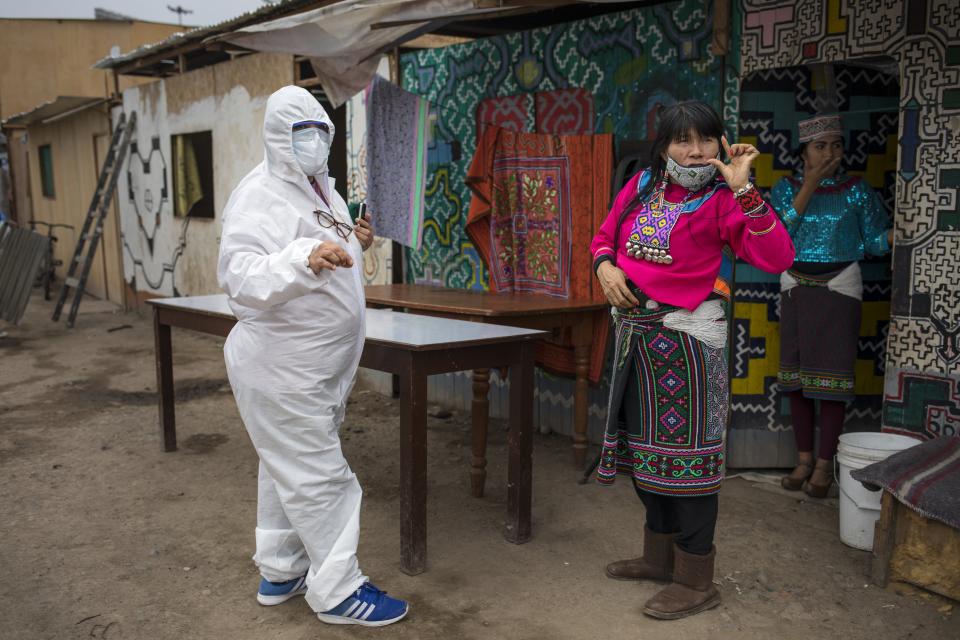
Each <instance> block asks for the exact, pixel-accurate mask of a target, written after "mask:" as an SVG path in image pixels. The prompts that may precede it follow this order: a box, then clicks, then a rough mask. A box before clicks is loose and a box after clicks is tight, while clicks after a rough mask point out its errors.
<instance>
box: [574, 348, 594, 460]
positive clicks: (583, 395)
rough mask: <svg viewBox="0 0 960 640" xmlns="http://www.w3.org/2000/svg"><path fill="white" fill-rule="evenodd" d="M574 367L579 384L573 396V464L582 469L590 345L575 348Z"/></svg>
mask: <svg viewBox="0 0 960 640" xmlns="http://www.w3.org/2000/svg"><path fill="white" fill-rule="evenodd" d="M573 360H574V365H575V367H576V373H577V382H576V388H575V391H574V394H573V463H574V464H575V465H576V466H577V468H579V469H582V468H583V465H584V463H585V461H586V457H587V409H588V408H589V407H588V403H589V396H588V395H587V391H588V389H589V381H588V380H587V373H588V371H589V368H590V345H589V343H588V344H580V343H577V345H576V346H575V347H574V352H573Z"/></svg>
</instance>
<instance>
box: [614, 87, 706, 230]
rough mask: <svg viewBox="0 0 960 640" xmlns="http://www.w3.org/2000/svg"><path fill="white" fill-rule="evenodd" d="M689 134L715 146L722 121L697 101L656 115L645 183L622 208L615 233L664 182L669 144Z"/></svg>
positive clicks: (666, 108) (674, 106)
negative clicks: (695, 135)
mask: <svg viewBox="0 0 960 640" xmlns="http://www.w3.org/2000/svg"><path fill="white" fill-rule="evenodd" d="M691 131H693V132H694V133H696V134H697V135H698V136H700V137H701V138H714V139H715V140H716V141H717V142H718V143H719V142H720V138H721V137H722V136H723V121H722V120H721V119H720V116H719V115H718V114H717V112H716V110H715V109H714V108H713V107H711V106H710V105H709V104H707V103H706V102H701V101H700V100H686V101H684V102H678V103H676V104H674V105H671V106H669V107H665V108H664V109H663V110H662V111H661V112H660V118H659V123H658V125H657V137H656V138H655V139H654V141H653V146H652V147H651V148H650V159H649V165H648V171H649V172H650V176H649V179H648V180H647V182H646V184H645V185H643V187H642V188H641V189H640V190H639V191H638V192H637V194H636V195H635V196H634V197H633V199H632V200H631V201H630V203H629V204H628V205H627V206H626V207H624V209H623V213H622V214H621V215H620V220H619V222H618V224H617V228H618V229H619V228H620V224H622V223H623V220H624V218H626V217H627V215H628V214H629V213H630V212H631V211H633V210H634V209H636V208H637V207H638V206H640V205H641V204H642V203H643V202H644V201H645V200H646V199H647V198H649V197H650V194H651V193H653V190H654V189H655V188H656V186H657V184H659V183H660V182H661V181H662V180H663V179H664V178H665V176H666V170H667V161H666V160H664V159H663V156H664V155H666V153H667V148H668V147H669V146H670V143H672V142H682V141H684V140H686V139H687V137H688V136H689V135H690V132H691ZM721 152H722V149H721ZM714 179H716V178H714Z"/></svg>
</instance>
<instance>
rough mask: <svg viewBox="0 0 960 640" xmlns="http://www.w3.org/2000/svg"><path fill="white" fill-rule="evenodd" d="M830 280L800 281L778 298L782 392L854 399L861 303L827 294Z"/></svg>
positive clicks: (818, 277) (811, 279) (834, 293)
mask: <svg viewBox="0 0 960 640" xmlns="http://www.w3.org/2000/svg"><path fill="white" fill-rule="evenodd" d="M830 277H831V276H830V275H829V274H828V275H824V276H803V277H802V278H798V284H799V286H796V287H794V288H793V289H790V290H789V291H786V292H784V293H783V294H782V296H781V298H780V372H779V375H778V376H777V382H778V383H779V384H780V389H781V390H782V391H784V392H788V393H789V392H791V391H798V390H802V391H803V395H804V396H805V397H807V398H813V399H820V400H837V401H841V402H843V401H848V400H853V399H854V397H855V394H854V375H853V372H854V364H855V363H856V360H857V341H858V340H859V337H860V306H861V305H860V301H859V300H857V299H856V298H852V297H850V296H847V295H844V294H842V293H837V292H836V291H831V290H830V289H828V288H827V286H826V282H827V281H829V279H830Z"/></svg>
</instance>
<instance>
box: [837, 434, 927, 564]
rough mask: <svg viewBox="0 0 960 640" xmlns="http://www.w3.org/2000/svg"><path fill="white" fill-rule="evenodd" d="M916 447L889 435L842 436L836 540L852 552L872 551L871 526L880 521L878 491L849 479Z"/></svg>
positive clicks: (909, 442) (898, 437)
mask: <svg viewBox="0 0 960 640" xmlns="http://www.w3.org/2000/svg"><path fill="white" fill-rule="evenodd" d="M917 444H920V441H919V440H916V439H914V438H910V437H907V436H898V435H896V434H893V433H845V434H843V435H841V436H840V445H839V446H838V447H837V464H838V465H839V467H840V471H839V473H838V474H837V482H838V483H839V485H840V540H841V542H843V543H844V544H846V545H847V546H850V547H853V548H855V549H863V550H865V551H870V550H871V549H873V526H874V524H875V523H876V522H877V519H878V518H879V517H880V499H881V497H882V494H883V492H882V491H868V490H867V489H866V487H864V486H863V485H862V484H861V483H860V482H859V481H857V480H854V479H853V477H851V475H850V472H851V471H853V470H854V469H862V468H863V467H866V466H869V465H871V464H873V463H874V462H879V461H881V460H885V459H886V458H888V457H890V456H891V455H893V454H894V453H896V452H898V451H902V450H904V449H909V448H910V447H912V446H914V445H917Z"/></svg>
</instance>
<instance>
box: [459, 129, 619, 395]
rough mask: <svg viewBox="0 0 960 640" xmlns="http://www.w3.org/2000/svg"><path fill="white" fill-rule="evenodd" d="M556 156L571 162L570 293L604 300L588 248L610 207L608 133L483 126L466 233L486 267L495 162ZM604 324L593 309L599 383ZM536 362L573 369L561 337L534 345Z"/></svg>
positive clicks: (593, 373) (592, 368)
mask: <svg viewBox="0 0 960 640" xmlns="http://www.w3.org/2000/svg"><path fill="white" fill-rule="evenodd" d="M555 157H566V158H567V159H568V161H569V163H570V172H569V185H568V187H569V193H570V206H571V210H572V218H571V227H572V228H571V229H569V237H570V238H571V245H572V251H571V263H570V285H569V294H570V297H573V298H588V299H591V300H595V301H597V302H605V301H606V298H605V297H604V295H603V291H602V290H601V288H600V283H599V282H598V281H597V279H596V277H594V274H593V260H592V257H591V255H590V250H589V247H590V242H591V240H592V239H593V237H594V235H596V232H597V230H598V229H599V228H600V225H601V224H602V223H603V221H604V220H605V219H606V216H607V212H608V207H609V198H610V183H611V180H612V179H613V136H612V135H610V134H598V135H577V136H558V135H550V134H537V133H520V132H516V131H509V130H506V129H501V128H498V127H492V126H491V127H487V128H486V129H485V130H484V131H483V133H482V134H481V136H480V139H479V140H478V141H477V151H476V153H475V154H474V157H473V161H472V163H471V165H470V168H469V170H468V172H467V177H466V183H467V186H469V187H470V189H471V190H472V192H473V198H471V201H470V210H469V213H468V216H467V234H468V235H469V236H470V239H471V240H472V241H473V243H474V245H475V246H476V248H477V252H478V253H479V254H480V256H481V258H482V259H483V261H484V263H485V264H486V265H487V267H488V268H489V266H490V264H491V262H490V252H491V250H492V246H491V239H490V229H491V224H490V212H491V205H492V201H493V167H494V162H495V160H497V159H498V158H555ZM490 282H491V291H496V285H495V283H494V279H493V278H491V279H490ZM609 327H610V315H609V313H608V312H607V311H599V312H597V313H596V314H595V317H594V327H593V342H592V344H591V351H590V364H589V373H588V377H589V379H590V380H591V381H592V382H597V381H599V380H600V376H601V374H602V372H603V359H604V355H605V353H606V344H607V335H608V333H609ZM537 362H538V364H540V365H541V366H543V367H544V368H546V369H548V370H550V371H553V372H555V373H561V374H568V375H569V374H573V373H575V364H574V357H573V348H572V346H571V342H570V336H562V337H561V338H560V340H559V341H546V342H544V343H541V345H540V346H538V348H537Z"/></svg>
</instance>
